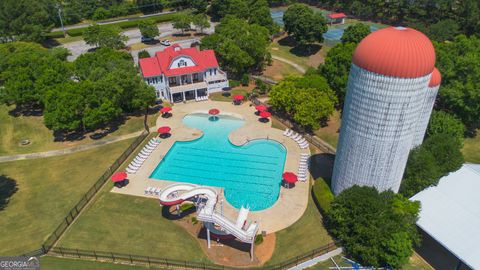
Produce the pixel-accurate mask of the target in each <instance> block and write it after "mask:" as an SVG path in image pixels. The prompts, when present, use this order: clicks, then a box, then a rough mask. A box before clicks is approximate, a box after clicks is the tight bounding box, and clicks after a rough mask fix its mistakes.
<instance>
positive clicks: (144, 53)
mask: <svg viewBox="0 0 480 270" xmlns="http://www.w3.org/2000/svg"><path fill="white" fill-rule="evenodd" d="M149 57H150V53H149V52H148V51H146V50H141V51H139V52H138V58H149Z"/></svg>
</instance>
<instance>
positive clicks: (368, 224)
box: [326, 186, 420, 268]
mask: <svg viewBox="0 0 480 270" xmlns="http://www.w3.org/2000/svg"><path fill="white" fill-rule="evenodd" d="M419 210H420V203H419V202H411V201H409V200H408V199H406V198H404V197H403V196H402V195H400V194H394V193H393V192H392V191H384V192H381V193H379V192H378V191H377V190H376V189H375V188H373V187H359V186H353V187H351V188H349V189H346V190H344V191H343V192H342V193H340V194H339V195H338V196H337V197H336V198H335V199H334V200H333V202H332V203H331V205H330V210H329V211H328V212H327V215H326V219H327V228H328V230H329V232H330V233H331V234H332V235H333V236H334V237H336V238H337V239H339V240H340V243H341V245H342V246H343V247H344V248H345V251H346V253H347V254H349V255H350V256H351V257H352V258H353V259H354V260H355V261H357V262H359V263H360V264H363V265H371V266H374V267H380V266H382V267H387V266H389V267H393V268H401V266H402V265H404V264H406V263H407V262H408V259H409V258H410V256H411V255H412V253H413V246H414V245H416V244H418V243H419V234H418V232H417V229H416V225H415V223H416V220H417V219H418V212H419Z"/></svg>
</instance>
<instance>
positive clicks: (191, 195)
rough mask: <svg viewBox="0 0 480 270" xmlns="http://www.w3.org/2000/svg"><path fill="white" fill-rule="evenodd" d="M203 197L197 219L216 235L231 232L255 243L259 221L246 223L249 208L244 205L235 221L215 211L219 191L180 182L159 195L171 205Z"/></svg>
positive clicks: (162, 202) (163, 202)
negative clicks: (218, 227) (217, 227)
mask: <svg viewBox="0 0 480 270" xmlns="http://www.w3.org/2000/svg"><path fill="white" fill-rule="evenodd" d="M200 198H201V199H205V200H203V201H204V202H205V204H201V205H200V204H198V203H196V205H197V219H198V220H200V221H202V222H204V223H205V225H206V227H207V228H208V229H209V230H211V231H212V232H213V233H214V234H216V235H222V236H226V235H227V234H231V235H233V236H235V237H236V238H237V239H239V240H240V241H242V242H246V243H253V242H254V241H255V235H256V233H257V231H258V223H252V224H250V225H249V226H245V225H246V221H247V216H248V212H249V211H248V209H245V208H243V207H242V209H240V213H239V215H238V217H237V220H236V221H235V222H233V221H231V220H229V219H228V218H226V217H225V216H223V215H222V214H220V213H217V212H216V211H215V206H216V204H217V198H218V196H217V192H216V191H215V190H214V189H213V188H210V187H205V186H198V185H193V184H186V183H179V184H173V185H170V186H168V187H166V188H165V189H164V190H163V191H162V192H161V193H160V195H159V199H160V204H162V205H166V206H171V205H178V204H181V203H183V202H184V201H192V199H193V202H194V203H195V199H197V200H198V201H200ZM213 224H216V225H218V226H220V228H221V230H218V229H215V227H214V225H213Z"/></svg>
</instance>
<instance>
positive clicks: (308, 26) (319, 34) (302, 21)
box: [283, 4, 328, 45]
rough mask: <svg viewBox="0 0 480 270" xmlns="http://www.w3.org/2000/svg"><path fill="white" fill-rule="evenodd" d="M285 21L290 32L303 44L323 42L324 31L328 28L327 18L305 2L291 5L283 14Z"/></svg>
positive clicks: (286, 28)
mask: <svg viewBox="0 0 480 270" xmlns="http://www.w3.org/2000/svg"><path fill="white" fill-rule="evenodd" d="M283 22H284V23H285V30H286V31H287V32H288V34H289V35H291V36H292V37H293V38H294V39H295V41H297V42H298V43H299V44H302V45H305V44H309V43H314V42H322V41H323V33H325V32H327V30H328V28H327V22H326V20H325V18H324V17H323V16H322V15H321V14H319V13H315V12H314V11H313V10H312V9H311V8H310V7H309V6H307V5H305V4H293V5H291V6H289V7H288V9H287V11H285V14H283Z"/></svg>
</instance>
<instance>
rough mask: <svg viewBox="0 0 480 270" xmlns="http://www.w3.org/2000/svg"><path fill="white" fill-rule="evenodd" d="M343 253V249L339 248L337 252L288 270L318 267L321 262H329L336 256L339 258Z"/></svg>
mask: <svg viewBox="0 0 480 270" xmlns="http://www.w3.org/2000/svg"><path fill="white" fill-rule="evenodd" d="M342 252H343V249H342V248H341V247H339V248H337V249H335V250H332V251H330V252H328V253H325V254H323V255H320V256H318V257H315V258H313V259H311V260H308V261H306V262H303V263H301V264H299V265H297V266H294V267H292V268H290V269H288V270H302V269H306V268H310V267H312V266H314V265H316V264H317V263H319V262H323V261H326V260H328V259H330V258H332V257H335V256H337V255H340V254H342Z"/></svg>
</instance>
